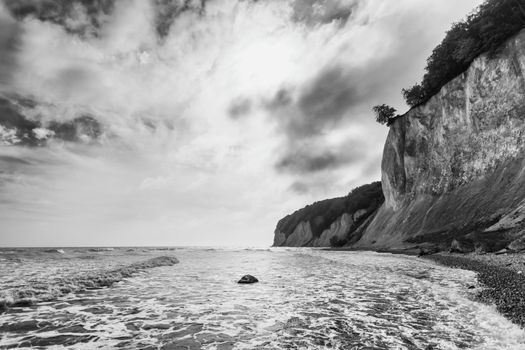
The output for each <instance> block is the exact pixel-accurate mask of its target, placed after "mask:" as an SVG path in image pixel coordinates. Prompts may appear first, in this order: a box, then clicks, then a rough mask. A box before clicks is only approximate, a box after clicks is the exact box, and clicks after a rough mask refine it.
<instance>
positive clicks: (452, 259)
mask: <svg viewBox="0 0 525 350" xmlns="http://www.w3.org/2000/svg"><path fill="white" fill-rule="evenodd" d="M421 258H423V259H427V260H432V261H434V262H436V263H438V264H440V265H444V266H448V267H451V268H459V269H464V270H470V271H474V272H476V273H477V275H478V276H477V278H478V281H479V283H480V284H481V285H482V286H483V287H484V288H483V290H482V291H481V292H479V294H478V295H477V297H478V300H479V301H481V302H483V303H487V304H495V305H496V308H497V310H498V312H499V313H501V314H502V315H503V316H504V317H506V318H507V319H508V320H510V321H511V322H512V323H514V324H517V325H518V326H520V327H521V328H524V329H525V254H523V253H514V254H509V255H494V254H484V255H476V254H469V255H459V254H451V253H436V254H432V255H425V256H421Z"/></svg>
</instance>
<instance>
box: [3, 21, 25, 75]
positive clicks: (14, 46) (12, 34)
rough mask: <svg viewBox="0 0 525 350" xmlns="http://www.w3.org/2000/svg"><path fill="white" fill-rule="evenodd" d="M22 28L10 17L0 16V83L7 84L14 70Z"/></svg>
mask: <svg viewBox="0 0 525 350" xmlns="http://www.w3.org/2000/svg"><path fill="white" fill-rule="evenodd" d="M21 35H22V29H21V28H20V25H19V24H18V23H16V22H15V21H14V20H12V19H10V18H3V17H2V16H0V84H5V85H7V84H9V81H10V80H11V74H13V72H14V71H15V67H16V56H17V53H18V51H19V49H20V45H21Z"/></svg>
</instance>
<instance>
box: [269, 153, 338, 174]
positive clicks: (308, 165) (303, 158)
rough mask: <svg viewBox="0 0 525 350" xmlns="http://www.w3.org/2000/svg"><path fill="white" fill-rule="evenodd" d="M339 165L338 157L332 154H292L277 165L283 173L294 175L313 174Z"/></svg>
mask: <svg viewBox="0 0 525 350" xmlns="http://www.w3.org/2000/svg"><path fill="white" fill-rule="evenodd" d="M337 165H338V157H337V156H336V155H335V154H333V153H330V152H326V153H323V154H309V153H299V152H297V153H291V154H286V155H285V156H284V157H283V158H282V159H281V160H279V162H278V163H277V164H276V168H277V169H278V170H282V171H289V172H294V173H313V172H317V171H321V170H325V169H327V168H332V167H334V166H337Z"/></svg>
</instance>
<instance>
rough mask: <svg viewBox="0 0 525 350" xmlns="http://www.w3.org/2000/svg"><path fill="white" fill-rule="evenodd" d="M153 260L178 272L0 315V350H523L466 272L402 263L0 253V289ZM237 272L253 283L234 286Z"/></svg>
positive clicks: (292, 253)
mask: <svg viewBox="0 0 525 350" xmlns="http://www.w3.org/2000/svg"><path fill="white" fill-rule="evenodd" d="M88 255H90V256H92V257H91V258H86V256H88ZM160 255H173V256H175V257H177V258H178V259H179V260H180V263H179V264H177V265H173V266H161V267H155V268H151V269H145V270H141V271H140V272H138V274H137V275H135V276H134V277H132V278H125V279H123V280H122V281H120V282H118V283H116V284H114V285H113V286H112V287H110V288H102V289H91V290H84V291H83V292H77V293H76V294H73V293H69V294H66V295H63V296H60V297H58V298H57V299H56V300H53V301H47V302H41V303H38V304H36V305H34V306H25V307H14V308H10V309H8V311H7V312H5V313H3V314H0V325H1V324H4V326H1V327H2V329H3V332H2V331H0V334H1V340H0V348H2V347H9V346H16V345H17V344H18V345H24V344H25V345H26V346H27V345H31V344H33V345H35V344H37V345H38V344H46V343H45V342H46V341H47V345H56V344H67V345H68V347H72V348H86V349H92V348H123V349H130V348H147V349H150V348H151V349H156V348H158V347H162V346H164V348H166V349H168V348H172V349H175V348H181V349H182V348H187V349H324V348H333V349H372V348H373V349H487V350H488V349H491V350H492V349H524V348H525V331H523V330H521V329H520V328H519V327H517V326H515V325H513V324H511V323H510V322H509V321H507V320H506V319H504V318H503V317H502V316H500V315H499V314H497V313H496V311H495V308H494V307H491V306H487V305H483V304H480V303H478V302H475V301H474V299H473V296H474V295H475V293H476V292H477V291H478V290H479V289H478V288H479V287H477V288H475V289H469V288H468V287H469V286H476V284H477V282H476V276H475V274H474V273H473V272H470V271H464V270H454V269H449V268H446V267H441V266H437V265H435V264H433V263H431V262H428V261H425V260H421V259H418V258H415V257H407V256H401V255H389V254H378V253H367V252H330V251H321V250H311V249H283V248H272V249H259V250H249V249H188V248H177V249H175V250H173V251H169V252H166V251H162V252H161V251H157V250H154V249H135V250H132V251H128V250H127V249H117V250H115V251H103V252H88V251H87V250H77V251H71V250H67V249H66V251H65V252H64V253H46V254H44V253H41V252H39V253H35V252H32V253H31V254H28V253H27V252H25V253H22V252H18V253H17V254H16V255H14V254H11V255H9V253H6V251H3V255H2V256H3V260H1V261H0V265H1V266H0V268H2V271H7V272H8V273H7V274H4V275H2V276H1V282H2V286H3V288H2V289H3V291H5V290H7V289H14V288H34V287H31V286H32V284H35V283H36V284H37V285H39V286H40V288H44V287H43V283H44V281H43V280H45V279H47V280H48V283H50V284H53V281H55V280H56V279H57V278H64V277H65V276H68V278H69V280H71V276H72V275H77V276H82V275H85V274H86V273H88V272H89V271H92V270H93V269H102V268H104V269H115V268H116V267H118V266H125V265H126V264H131V263H135V262H137V261H141V260H147V259H150V258H152V257H155V256H160ZM15 256H16V257H17V258H16V259H15ZM9 257H10V258H9ZM247 273H249V274H252V275H255V276H256V277H258V278H259V280H260V282H259V283H257V284H254V285H238V284H237V283H236V281H237V280H238V279H239V278H240V277H241V276H242V275H244V274H247ZM79 278H80V277H79ZM73 279H74V278H73ZM25 321H28V322H25ZM31 321H32V322H34V321H38V322H37V324H36V325H35V324H32V323H31ZM24 322H25V323H24ZM17 324H19V325H21V326H20V327H22V326H23V325H24V324H25V325H26V326H25V327H26V328H25V330H24V331H20V329H18V330H17V329H16V327H15V326H12V325H17ZM6 325H11V328H6V327H7V326H6ZM20 327H19V328H20ZM22 328H23V327H22ZM39 342H40V343H39Z"/></svg>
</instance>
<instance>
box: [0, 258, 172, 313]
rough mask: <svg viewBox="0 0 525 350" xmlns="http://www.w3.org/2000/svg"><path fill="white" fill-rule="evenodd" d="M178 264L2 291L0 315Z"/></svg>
mask: <svg viewBox="0 0 525 350" xmlns="http://www.w3.org/2000/svg"><path fill="white" fill-rule="evenodd" d="M178 262H179V260H178V259H177V258H175V257H172V256H159V257H155V258H151V259H148V260H145V261H140V262H136V263H132V264H129V265H126V266H122V267H118V268H114V269H110V270H97V271H94V272H90V273H87V274H82V275H79V276H64V277H59V278H57V279H55V280H52V281H49V282H48V283H34V284H30V285H24V286H20V287H18V288H12V289H7V290H2V291H0V312H1V311H3V310H4V311H5V310H6V309H7V308H8V307H10V306H30V305H32V304H35V303H37V302H39V301H51V300H54V299H56V298H58V297H60V296H63V295H66V294H68V293H75V292H80V291H83V290H86V289H96V288H102V287H110V286H111V285H113V284H114V283H116V282H119V281H122V280H123V279H124V278H129V277H132V276H134V275H136V274H137V273H138V272H140V271H142V270H146V269H150V268H154V267H160V266H172V265H175V264H177V263H178Z"/></svg>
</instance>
